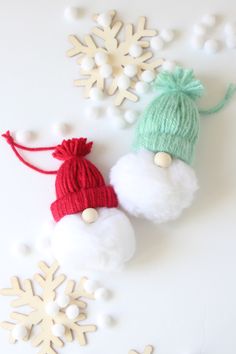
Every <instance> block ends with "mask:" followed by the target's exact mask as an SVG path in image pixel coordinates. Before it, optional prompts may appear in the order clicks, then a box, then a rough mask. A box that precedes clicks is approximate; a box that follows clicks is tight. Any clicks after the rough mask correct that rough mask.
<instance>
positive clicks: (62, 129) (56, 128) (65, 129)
mask: <svg viewBox="0 0 236 354" xmlns="http://www.w3.org/2000/svg"><path fill="white" fill-rule="evenodd" d="M71 130H72V127H71V126H70V125H69V124H68V123H64V122H56V123H54V124H53V125H52V133H53V134H54V135H59V136H65V135H67V134H69V133H70V132H71Z"/></svg>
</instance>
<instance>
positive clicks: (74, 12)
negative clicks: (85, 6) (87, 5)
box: [64, 6, 83, 21]
mask: <svg viewBox="0 0 236 354" xmlns="http://www.w3.org/2000/svg"><path fill="white" fill-rule="evenodd" d="M82 13H83V11H82V9H81V8H79V7H75V6H68V7H66V9H65V11H64V16H65V18H66V19H67V20H68V21H76V20H78V19H79V18H80V17H81V16H82Z"/></svg>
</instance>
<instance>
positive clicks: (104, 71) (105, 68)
mask: <svg viewBox="0 0 236 354" xmlns="http://www.w3.org/2000/svg"><path fill="white" fill-rule="evenodd" d="M99 73H100V75H101V77H103V78H104V79H107V78H108V77H110V76H111V75H112V66H111V65H110V64H103V65H101V67H100V69H99Z"/></svg>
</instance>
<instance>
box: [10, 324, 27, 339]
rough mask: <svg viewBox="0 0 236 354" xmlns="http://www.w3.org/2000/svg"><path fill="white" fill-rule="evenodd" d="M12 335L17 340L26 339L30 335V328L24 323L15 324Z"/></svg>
mask: <svg viewBox="0 0 236 354" xmlns="http://www.w3.org/2000/svg"><path fill="white" fill-rule="evenodd" d="M11 335H12V337H13V338H14V339H16V340H24V339H26V337H27V336H28V330H27V328H26V327H25V326H23V325H15V326H14V328H13V330H12V332H11Z"/></svg>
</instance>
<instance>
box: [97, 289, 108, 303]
mask: <svg viewBox="0 0 236 354" xmlns="http://www.w3.org/2000/svg"><path fill="white" fill-rule="evenodd" d="M110 296H111V293H110V291H109V290H107V289H105V288H99V289H97V290H96V291H95V294H94V297H95V299H96V300H104V301H106V300H108V299H109V298H110Z"/></svg>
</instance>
